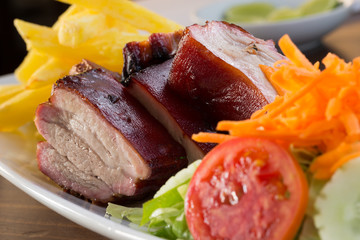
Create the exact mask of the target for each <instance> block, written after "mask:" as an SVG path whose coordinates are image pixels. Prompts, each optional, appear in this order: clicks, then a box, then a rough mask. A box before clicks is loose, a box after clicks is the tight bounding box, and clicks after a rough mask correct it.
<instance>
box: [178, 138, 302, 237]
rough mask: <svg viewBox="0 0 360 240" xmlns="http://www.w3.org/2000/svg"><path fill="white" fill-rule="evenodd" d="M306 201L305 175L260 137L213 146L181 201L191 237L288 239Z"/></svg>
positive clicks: (279, 149) (283, 151)
mask: <svg viewBox="0 0 360 240" xmlns="http://www.w3.org/2000/svg"><path fill="white" fill-rule="evenodd" d="M307 199H308V187H307V182H306V178H305V176H304V173H303V171H302V170H301V168H300V166H299V165H298V163H297V162H296V161H295V159H294V158H293V157H292V155H291V154H290V153H289V152H288V151H287V150H286V148H284V147H283V146H281V145H279V144H277V143H275V142H273V141H270V140H267V139H261V138H236V139H233V140H230V141H227V142H225V143H223V144H220V145H218V146H217V147H215V148H214V149H213V150H212V151H210V152H209V153H208V154H207V155H206V156H205V157H204V159H203V161H202V162H201V164H200V166H199V167H198V169H197V170H196V171H195V173H194V176H193V177H192V179H191V182H190V185H189V188H188V192H187V195H186V199H185V214H186V220H187V223H188V226H189V229H190V232H191V233H192V235H193V237H194V239H201V240H204V239H246V240H250V239H262V240H266V239H273V240H281V239H286V240H289V239H293V237H294V236H295V234H296V232H297V230H298V228H299V227H300V224H301V221H302V219H303V217H304V214H305V210H306V205H307Z"/></svg>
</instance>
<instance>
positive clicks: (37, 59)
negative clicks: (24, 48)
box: [15, 50, 49, 84]
mask: <svg viewBox="0 0 360 240" xmlns="http://www.w3.org/2000/svg"><path fill="white" fill-rule="evenodd" d="M48 60H49V56H47V55H46V54H41V53H38V52H36V51H34V50H31V51H30V52H29V53H28V54H27V55H26V57H25V59H24V60H23V62H22V63H21V64H20V66H19V67H17V68H16V70H15V77H16V78H17V79H18V80H19V81H20V82H21V83H24V84H26V83H27V82H28V81H29V79H30V77H31V75H32V74H33V73H34V71H36V69H38V68H39V67H41V66H42V65H43V64H44V63H46V62H47V61H48Z"/></svg>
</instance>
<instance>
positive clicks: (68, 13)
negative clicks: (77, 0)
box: [52, 4, 86, 31]
mask: <svg viewBox="0 0 360 240" xmlns="http://www.w3.org/2000/svg"><path fill="white" fill-rule="evenodd" d="M83 11H86V8H84V7H82V6H79V5H76V4H73V5H71V6H69V7H68V9H66V11H65V12H63V13H62V14H61V15H60V16H59V18H58V20H57V21H56V22H55V23H54V25H53V26H52V29H54V30H55V31H58V30H59V27H60V24H61V22H62V21H63V20H64V19H67V18H69V17H71V16H72V15H75V14H77V13H80V12H83Z"/></svg>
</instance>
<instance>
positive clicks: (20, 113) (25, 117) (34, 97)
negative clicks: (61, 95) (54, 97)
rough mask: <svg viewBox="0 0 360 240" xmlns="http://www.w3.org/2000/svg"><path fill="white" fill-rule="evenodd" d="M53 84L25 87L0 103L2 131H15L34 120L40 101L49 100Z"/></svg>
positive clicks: (0, 127) (0, 128)
mask: <svg viewBox="0 0 360 240" xmlns="http://www.w3.org/2000/svg"><path fill="white" fill-rule="evenodd" d="M51 88H52V85H48V86H45V87H42V88H37V89H25V90H23V91H21V92H20V93H18V94H16V95H15V96H13V97H11V98H10V99H8V100H7V101H5V102H3V103H1V104H0V131H4V132H8V131H13V130H15V129H17V128H19V127H20V126H22V125H24V124H25V123H27V122H29V121H32V120H33V118H34V114H35V110H36V108H37V106H38V105H39V103H42V102H45V101H47V99H48V98H49V96H50V92H51Z"/></svg>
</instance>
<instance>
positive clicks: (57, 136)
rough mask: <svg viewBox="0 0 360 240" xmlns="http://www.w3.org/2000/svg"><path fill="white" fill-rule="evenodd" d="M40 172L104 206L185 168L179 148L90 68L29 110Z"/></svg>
mask: <svg viewBox="0 0 360 240" xmlns="http://www.w3.org/2000/svg"><path fill="white" fill-rule="evenodd" d="M35 123H36V126H37V128H38V130H39V132H40V134H41V135H42V136H43V137H44V138H45V139H46V142H41V143H39V144H38V153H37V154H38V165H39V168H40V170H41V171H42V172H43V173H44V174H46V175H47V176H49V177H50V178H51V179H53V180H54V181H55V182H56V183H58V184H59V185H60V186H62V187H64V188H65V189H68V190H71V191H74V192H77V193H79V194H81V195H83V196H84V197H85V198H88V199H91V200H94V201H98V202H107V201H113V200H114V199H116V198H120V197H121V196H139V195H144V194H146V193H149V192H152V191H156V190H157V188H159V187H160V186H161V185H162V184H163V183H164V182H165V181H166V180H167V178H169V177H170V176H171V175H173V174H175V173H176V172H177V171H179V170H180V169H181V168H183V167H185V166H186V165H187V163H188V160H187V158H186V153H185V151H184V149H183V148H182V147H181V146H180V145H179V144H178V143H177V142H175V141H174V140H173V139H172V137H171V136H170V135H169V134H168V132H167V130H166V129H165V128H164V127H163V126H162V125H161V124H160V123H159V122H158V121H157V120H156V119H155V118H154V117H152V116H151V115H150V114H149V113H148V112H147V111H146V110H145V108H144V107H143V106H142V105H141V104H140V103H139V102H138V101H137V100H136V99H134V98H133V97H132V96H131V95H130V94H129V93H128V92H127V91H126V90H125V89H124V87H123V86H122V85H121V84H120V83H119V82H118V81H117V79H116V78H115V77H114V75H113V73H111V72H109V71H106V70H104V69H102V68H96V69H92V70H89V71H86V72H84V73H81V74H78V75H74V76H67V77H65V78H63V79H60V80H59V81H57V83H56V85H55V86H54V89H53V93H52V96H51V97H50V99H49V102H47V103H43V104H41V105H40V106H39V107H38V109H37V112H36V118H35Z"/></svg>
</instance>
